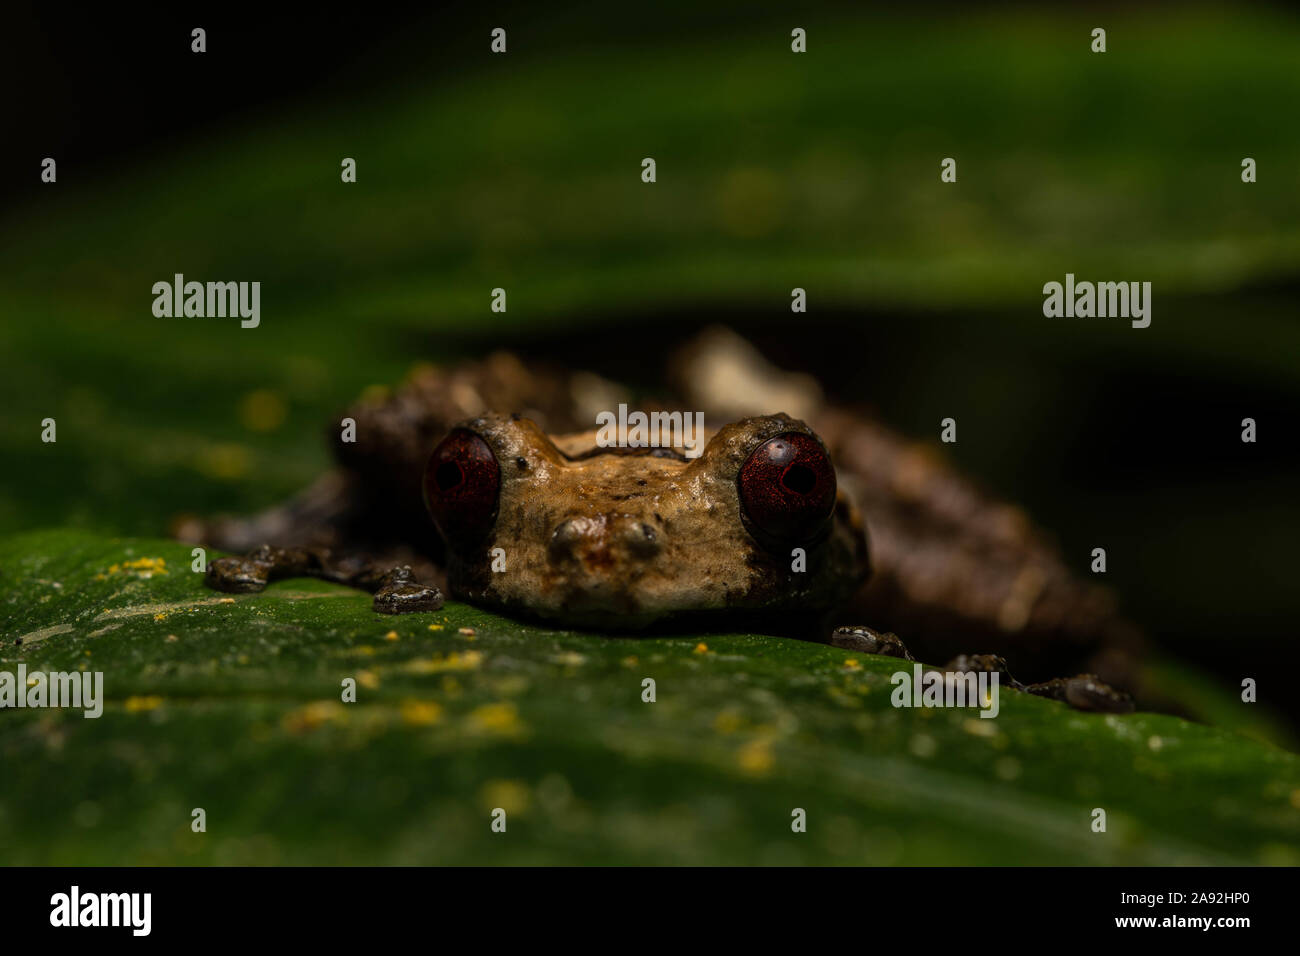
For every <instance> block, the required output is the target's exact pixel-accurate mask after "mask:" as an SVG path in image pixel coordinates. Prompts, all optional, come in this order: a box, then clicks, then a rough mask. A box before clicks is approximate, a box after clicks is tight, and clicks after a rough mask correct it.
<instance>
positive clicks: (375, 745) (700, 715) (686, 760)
mask: <svg viewBox="0 0 1300 956" xmlns="http://www.w3.org/2000/svg"><path fill="white" fill-rule="evenodd" d="M0 568H2V569H3V573H4V575H5V578H6V584H7V588H6V592H5V603H4V605H3V607H0V614H3V615H4V626H5V629H6V631H7V632H14V633H17V634H19V635H20V636H24V641H23V644H22V646H21V647H20V648H18V649H15V648H14V647H13V646H12V645H6V646H5V647H4V648H3V650H0V664H2V665H3V668H4V669H5V670H10V671H12V670H13V669H15V667H16V662H17V661H18V660H23V661H25V662H26V663H27V666H28V668H29V670H30V671H36V670H40V671H63V670H76V669H78V668H85V669H86V670H89V671H92V672H94V671H102V672H103V673H104V674H105V696H106V697H107V704H106V706H105V708H104V713H103V716H102V717H99V718H98V719H90V720H87V719H84V718H83V717H82V716H81V714H80V712H76V711H50V710H44V711H33V710H23V711H8V712H6V715H5V717H4V718H3V722H2V723H0V761H2V762H3V765H4V766H5V767H7V768H22V772H9V773H6V775H5V780H4V787H3V791H0V846H4V847H5V861H6V862H7V863H39V864H49V863H56V864H74V863H75V864H119V863H145V864H149V863H152V864H158V863H162V864H173V863H222V864H232V863H241V864H313V863H424V864H427V863H462V864H482V863H516V864H520V863H523V864H528V863H543V862H551V863H554V862H566V863H603V864H626V863H653V864H677V863H701V864H737V863H759V864H773V863H784V864H797V863H832V864H833V863H853V864H936V863H941V864H963V863H982V864H990V863H997V864H1030V863H1032V864H1053V865H1055V864H1061V863H1090V864H1102V863H1107V864H1185V863H1238V864H1241V863H1248V864H1250V863H1263V864H1286V865H1296V864H1297V863H1300V853H1298V851H1297V845H1300V813H1297V812H1296V809H1295V805H1296V803H1297V801H1300V757H1297V756H1296V755H1294V754H1290V753H1287V752H1285V751H1282V750H1278V749H1276V748H1274V747H1271V746H1269V745H1267V744H1262V743H1257V742H1255V741H1252V740H1248V739H1246V738H1244V737H1241V736H1238V735H1236V734H1234V733H1231V732H1228V731H1223V730H1216V729H1212V728H1208V727H1204V726H1200V725H1197V724H1190V723H1187V722H1185V721H1182V720H1179V719H1177V718H1174V717H1166V716H1161V715H1150V714H1134V715H1128V716H1124V717H1115V716H1102V715H1096V714H1080V713H1077V712H1074V711H1070V710H1068V709H1067V708H1066V707H1065V706H1064V705H1062V704H1059V703H1056V702H1054V701H1047V700H1043V699H1042V698H1038V697H1032V696H1030V695H1027V694H1021V693H1018V692H1015V691H1010V690H1004V691H1003V693H1002V694H1001V696H1000V713H999V715H998V717H997V718H996V719H981V718H979V717H978V716H976V713H977V712H976V711H973V710H957V709H952V710H933V709H931V710H923V709H922V710H907V709H898V708H895V707H893V706H891V704H890V701H889V697H890V693H891V691H892V690H893V688H892V686H891V684H890V681H889V675H890V674H892V673H893V672H894V671H895V670H897V669H898V667H899V664H898V661H894V660H889V659H886V658H877V657H870V656H862V655H856V654H852V653H850V652H847V651H843V650H839V649H837V648H832V647H827V646H823V645H818V644H807V643H804V642H800V641H790V640H783V639H780V638H773V637H758V636H745V635H732V634H709V635H705V636H699V637H697V636H688V635H683V636H681V637H672V638H666V637H665V638H646V639H630V638H621V639H619V638H605V637H593V636H591V635H583V634H575V633H572V632H568V631H558V630H550V629H540V628H535V627H528V626H521V625H520V624H518V623H517V622H513V621H507V620H503V619H500V618H497V617H494V616H492V615H490V614H485V613H483V612H480V611H476V610H474V609H472V608H469V607H466V606H464V605H460V604H449V605H448V606H447V607H446V608H445V609H444V610H443V611H440V612H434V613H429V614H415V615H409V616H404V617H400V618H392V617H385V616H383V615H378V614H375V613H374V612H373V611H372V610H371V609H370V599H369V597H368V596H367V595H364V594H359V593H357V592H355V591H348V590H346V589H343V588H339V587H336V586H333V585H326V584H321V583H317V582H310V581H308V582H303V581H288V582H283V583H280V584H276V585H272V586H271V587H270V588H269V589H268V591H267V593H266V594H265V595H259V596H252V595H241V596H237V597H233V598H231V597H225V596H223V595H220V594H216V593H214V592H212V591H209V590H207V589H206V588H205V587H204V586H203V584H202V582H201V580H200V575H198V574H195V573H193V572H192V571H191V570H190V551H189V549H188V548H187V547H186V546H184V545H178V544H176V543H174V542H170V541H152V540H147V539H115V540H105V539H103V538H101V537H99V536H95V535H90V534H86V533H83V532H66V531H59V532H38V533H34V534H25V535H19V536H17V537H15V538H12V539H10V540H8V541H7V542H4V543H3V544H0ZM431 625H432V626H433V627H434V628H436V629H431ZM462 628H468V629H469V630H470V631H472V633H465V632H464V631H462ZM348 677H351V678H353V679H355V680H356V681H357V685H358V687H357V691H358V693H357V702H356V703H354V704H343V703H341V702H340V695H341V684H342V681H343V679H344V678H348ZM646 677H652V678H654V680H655V681H656V698H657V699H656V701H655V702H654V703H644V702H643V701H642V693H643V684H642V681H643V680H644V679H645V678H646ZM1190 795H1195V798H1190ZM195 807H201V808H203V809H204V811H205V812H206V819H207V832H206V833H203V834H196V833H194V832H192V830H191V829H190V824H191V811H192V809H193V808H195ZM497 807H501V808H503V809H505V810H506V813H507V831H506V835H505V836H502V835H500V834H494V833H493V832H492V831H491V830H490V828H489V821H490V814H491V812H492V810H493V809H495V808H497ZM1094 807H1102V808H1104V809H1105V810H1106V812H1107V830H1106V833H1105V834H1098V833H1094V832H1093V831H1092V828H1091V823H1092V810H1093V808H1094ZM795 808H802V809H804V810H805V811H806V812H807V819H808V827H807V833H806V834H795V833H793V832H792V831H791V819H792V817H791V813H792V811H793V810H794V809H795Z"/></svg>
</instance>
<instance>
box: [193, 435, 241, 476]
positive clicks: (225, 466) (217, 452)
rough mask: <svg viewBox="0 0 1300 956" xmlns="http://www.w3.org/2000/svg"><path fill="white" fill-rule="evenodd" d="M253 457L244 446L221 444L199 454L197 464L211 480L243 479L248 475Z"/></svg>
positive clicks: (230, 443) (229, 443) (209, 447)
mask: <svg viewBox="0 0 1300 956" xmlns="http://www.w3.org/2000/svg"><path fill="white" fill-rule="evenodd" d="M251 459H252V455H251V454H250V452H249V450H248V449H247V448H246V447H244V446H243V445H236V444H234V443H232V442H221V443H219V444H215V445H209V446H208V447H206V448H204V449H203V451H202V452H200V453H199V456H198V461H197V462H196V463H195V465H196V467H197V468H198V470H199V472H201V473H202V474H204V475H207V476H208V477H209V478H224V479H227V480H229V479H232V478H242V477H243V476H244V475H245V474H247V473H248V466H249V462H250V460H251Z"/></svg>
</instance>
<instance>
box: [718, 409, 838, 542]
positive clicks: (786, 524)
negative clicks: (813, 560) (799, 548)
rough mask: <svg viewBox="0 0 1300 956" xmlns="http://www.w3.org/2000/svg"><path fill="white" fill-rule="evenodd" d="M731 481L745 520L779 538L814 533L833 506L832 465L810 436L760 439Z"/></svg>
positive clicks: (789, 434) (798, 537)
mask: <svg viewBox="0 0 1300 956" xmlns="http://www.w3.org/2000/svg"><path fill="white" fill-rule="evenodd" d="M737 484H738V485H739V487H740V502H741V504H742V505H744V507H745V515H746V516H747V517H748V518H749V521H750V523H751V524H752V525H754V527H755V528H757V529H758V530H759V531H760V532H762V533H764V534H766V535H770V536H771V537H773V538H776V539H778V540H780V541H806V540H808V539H810V538H813V537H815V536H816V535H817V532H819V531H820V530H821V529H822V527H823V526H824V525H825V524H826V519H827V518H829V517H830V516H831V512H832V511H834V510H835V469H834V468H833V467H832V466H831V460H830V458H829V457H828V456H827V455H826V449H824V448H823V447H822V445H821V442H819V441H818V440H817V439H816V438H813V437H812V436H811V435H803V434H800V433H799V432H786V433H785V434H784V435H778V436H777V437H776V438H772V439H769V440H768V441H765V442H764V443H763V444H761V445H759V446H758V447H757V448H756V449H754V453H753V454H752V455H750V456H749V459H748V460H747V461H746V462H745V464H744V466H743V467H741V469H740V477H739V478H738V479H737Z"/></svg>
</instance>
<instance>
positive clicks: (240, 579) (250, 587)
mask: <svg viewBox="0 0 1300 956" xmlns="http://www.w3.org/2000/svg"><path fill="white" fill-rule="evenodd" d="M270 575H271V565H270V564H269V563H267V562H265V561H256V560H252V559H250V558H217V560H215V561H213V562H212V563H211V564H209V565H208V570H207V574H205V575H204V581H205V582H206V583H207V585H208V587H210V588H214V589H216V590H218V591H226V592H228V593H232V594H248V593H251V592H254V591H260V590H262V589H263V588H264V587H266V583H267V581H269V580H270Z"/></svg>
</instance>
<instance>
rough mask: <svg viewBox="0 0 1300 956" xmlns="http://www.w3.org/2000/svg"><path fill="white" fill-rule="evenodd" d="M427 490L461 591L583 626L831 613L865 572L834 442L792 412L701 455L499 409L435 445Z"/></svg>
mask: <svg viewBox="0 0 1300 956" xmlns="http://www.w3.org/2000/svg"><path fill="white" fill-rule="evenodd" d="M424 496H425V503H426V505H427V507H428V509H429V513H430V514H431V515H432V517H433V519H434V522H435V523H436V524H437V526H438V529H439V531H440V532H441V533H442V536H443V538H444V540H445V541H446V544H447V549H448V578H449V583H450V587H451V590H452V592H453V593H454V594H455V595H456V596H458V597H461V598H464V599H466V600H469V601H473V602H475V603H479V604H487V605H492V606H497V607H501V608H505V609H507V610H512V611H516V612H521V613H526V614H535V615H539V616H542V617H545V618H550V619H553V620H558V621H561V622H564V623H569V624H574V625H580V626H599V627H622V628H627V627H642V626H645V625H646V624H649V623H650V622H651V621H654V620H655V619H657V618H661V617H665V616H669V615H674V614H682V613H689V612H700V611H724V610H729V609H730V610H738V611H760V610H762V611H767V610H771V611H795V610H808V611H813V610H820V609H826V608H829V607H832V606H833V605H835V604H836V603H838V602H840V601H842V600H843V599H844V598H846V597H847V596H848V595H849V594H851V593H852V592H853V590H854V589H855V588H856V587H857V585H858V584H859V583H861V581H862V579H863V578H864V577H866V575H867V543H866V534H865V531H864V528H863V524H862V521H861V520H860V518H859V517H858V516H857V513H856V511H855V510H854V509H853V507H852V505H851V504H850V502H849V501H848V499H847V498H846V497H845V496H844V495H843V493H842V492H840V491H839V490H838V489H837V487H836V481H835V469H834V467H833V466H832V464H831V461H830V457H829V456H828V454H827V452H826V449H825V447H824V446H823V444H822V443H821V441H820V440H819V439H818V438H817V436H816V435H815V434H814V433H813V431H812V430H811V429H810V428H809V427H808V426H807V425H805V424H804V423H803V422H801V421H797V420H795V419H792V418H789V417H788V416H786V415H768V416H764V417H761V418H749V419H745V420H744V421H740V422H736V423H734V424H731V425H728V426H726V427H725V428H723V429H721V430H720V431H718V432H717V433H716V434H715V435H714V436H713V437H712V439H711V440H710V441H709V443H708V445H707V446H706V447H705V448H704V451H703V453H702V454H701V455H700V456H699V457H698V458H694V459H688V458H686V457H684V456H683V455H681V454H680V453H679V452H677V451H675V450H673V449H666V448H657V449H651V448H631V449H629V448H605V447H601V446H599V445H597V443H596V440H595V433H594V432H593V433H589V434H586V435H571V436H560V437H557V438H555V439H554V440H552V439H551V438H549V437H547V436H546V435H545V434H544V433H543V432H542V431H541V429H539V428H538V427H537V426H536V425H535V424H533V422H531V421H529V420H528V419H526V418H521V417H518V416H503V415H487V416H483V417H481V418H475V419H473V420H470V421H467V422H464V423H462V424H461V425H458V426H457V427H456V428H454V429H453V430H452V431H451V433H450V434H449V435H448V436H447V437H446V438H445V439H443V441H442V442H441V443H440V444H439V445H438V447H437V448H436V449H435V450H434V452H433V454H432V456H431V457H430V459H429V463H428V465H427V467H426V468H425V473H424Z"/></svg>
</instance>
